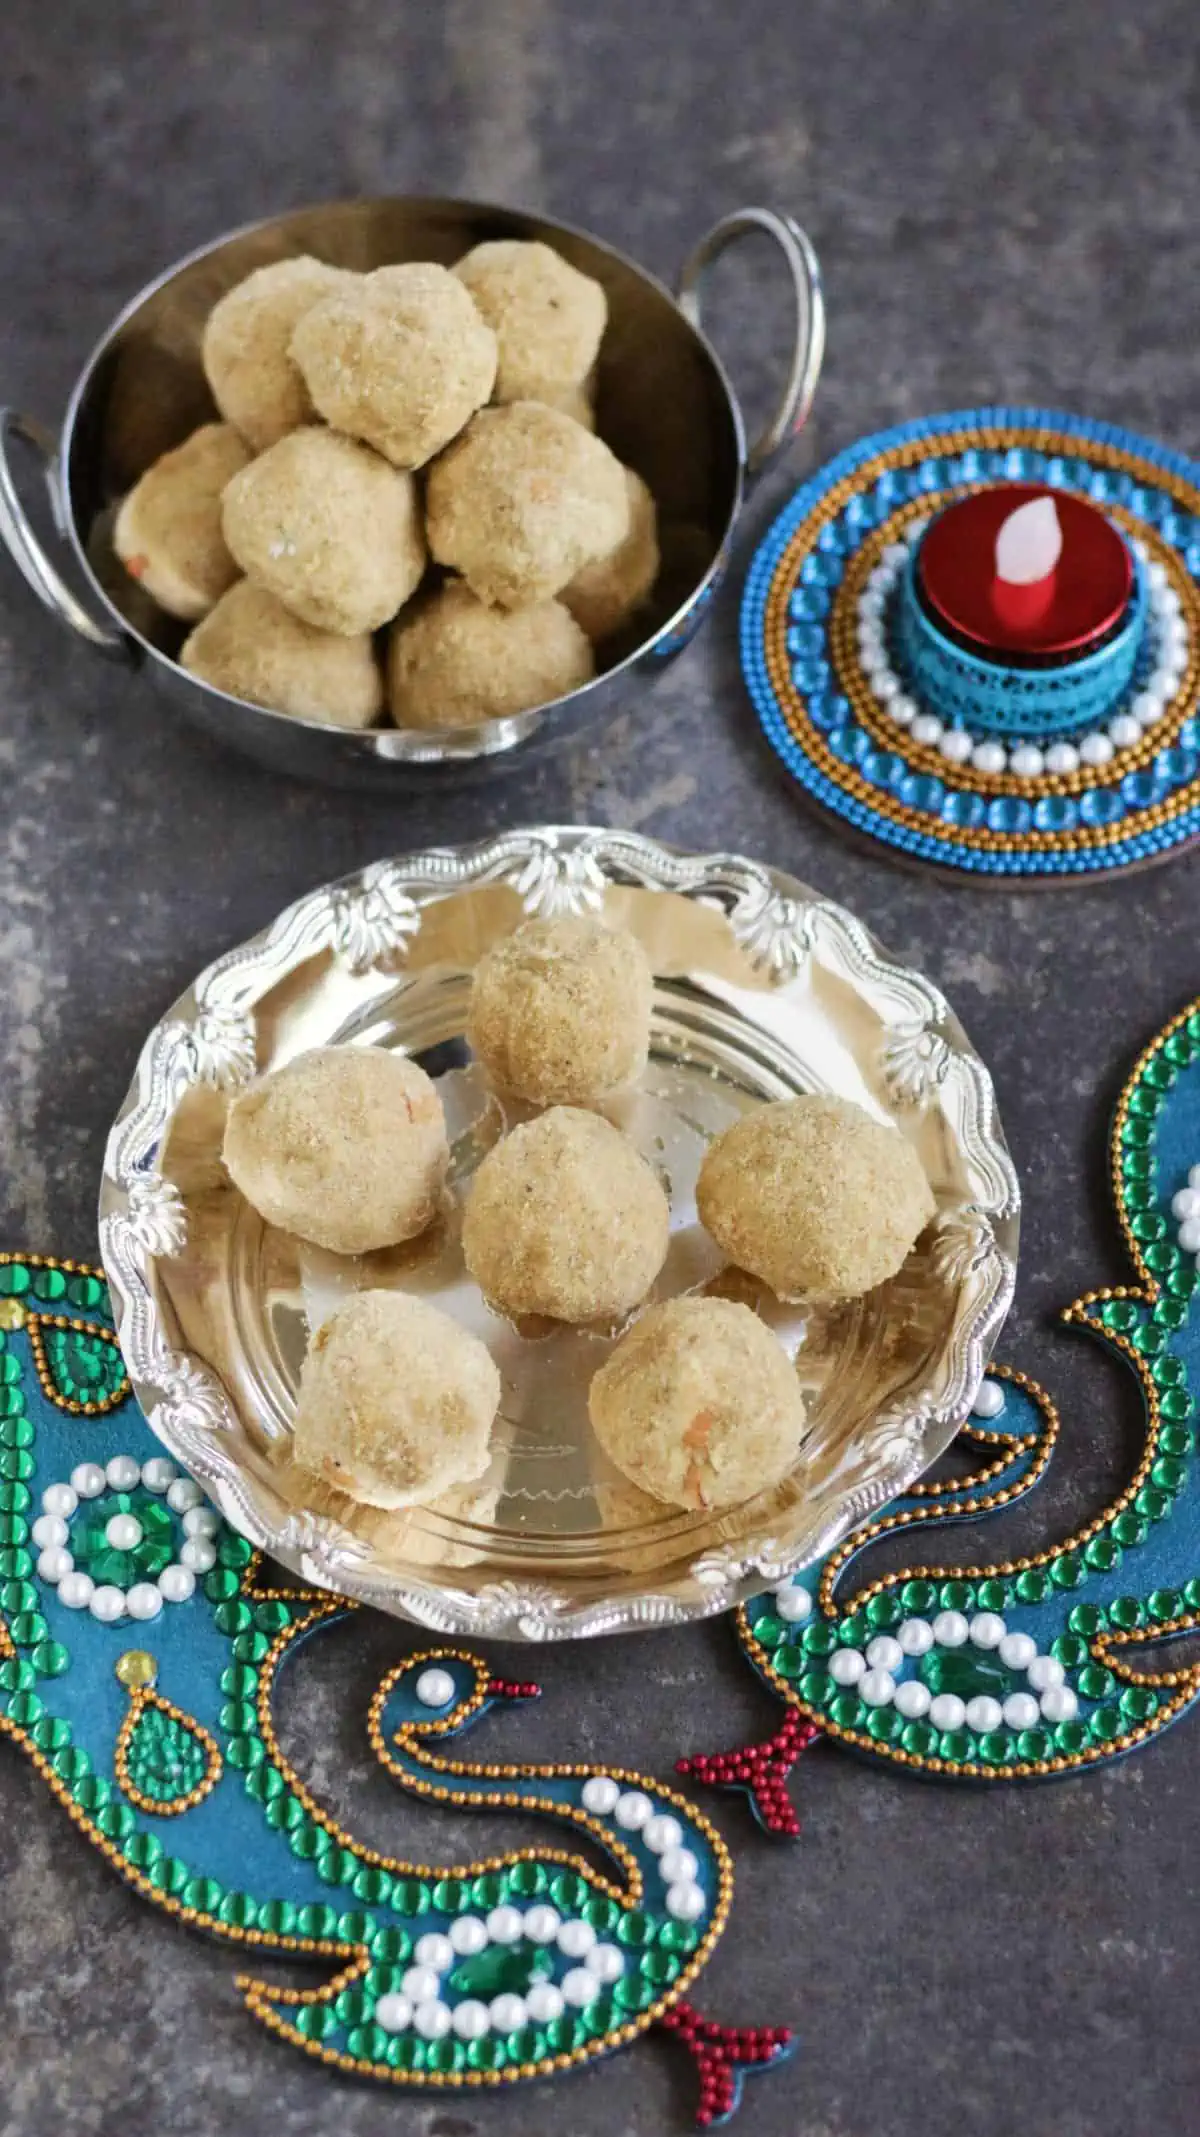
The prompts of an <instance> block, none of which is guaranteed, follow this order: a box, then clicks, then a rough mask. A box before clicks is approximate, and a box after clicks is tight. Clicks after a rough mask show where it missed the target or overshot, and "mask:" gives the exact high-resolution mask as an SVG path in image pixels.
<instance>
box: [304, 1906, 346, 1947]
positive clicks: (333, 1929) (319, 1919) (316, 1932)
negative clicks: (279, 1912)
mask: <svg viewBox="0 0 1200 2137" xmlns="http://www.w3.org/2000/svg"><path fill="white" fill-rule="evenodd" d="M337 1924H338V1918H337V1908H336V1907H323V1906H321V1905H320V1904H319V1903H318V1904H317V1905H316V1906H308V1907H302V1908H301V1909H300V1912H299V1914H298V1915H297V1916H296V1927H297V1929H298V1930H299V1932H300V1934H301V1936H302V1937H315V1938H316V1939H317V1941H318V1942H319V1943H328V1941H329V1939H330V1938H331V1937H334V1936H336V1935H337Z"/></svg>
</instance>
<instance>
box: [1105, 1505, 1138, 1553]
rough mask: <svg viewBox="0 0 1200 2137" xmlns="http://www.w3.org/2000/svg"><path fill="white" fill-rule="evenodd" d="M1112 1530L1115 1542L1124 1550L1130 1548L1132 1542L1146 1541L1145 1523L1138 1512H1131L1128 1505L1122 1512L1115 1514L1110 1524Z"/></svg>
mask: <svg viewBox="0 0 1200 2137" xmlns="http://www.w3.org/2000/svg"><path fill="white" fill-rule="evenodd" d="M1112 1532H1113V1535H1114V1536H1115V1537H1116V1539H1117V1542H1118V1543H1119V1544H1122V1545H1123V1546H1124V1547H1125V1549H1126V1550H1130V1549H1131V1548H1132V1547H1133V1545H1134V1544H1138V1543H1145V1541H1146V1523H1145V1522H1144V1521H1143V1520H1142V1517H1141V1515H1140V1514H1135V1513H1133V1512H1132V1511H1131V1510H1130V1508H1128V1507H1126V1509H1125V1512H1124V1513H1123V1514H1118V1515H1117V1517H1116V1519H1115V1520H1114V1522H1113V1524H1112Z"/></svg>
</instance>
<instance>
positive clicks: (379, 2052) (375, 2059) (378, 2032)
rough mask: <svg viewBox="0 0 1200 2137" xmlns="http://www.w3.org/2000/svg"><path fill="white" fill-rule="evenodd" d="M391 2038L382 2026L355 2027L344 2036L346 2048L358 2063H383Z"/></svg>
mask: <svg viewBox="0 0 1200 2137" xmlns="http://www.w3.org/2000/svg"><path fill="white" fill-rule="evenodd" d="M391 2037H392V2036H391V2034H390V2033H385V2032H384V2030H383V2027H382V2026H355V2028H354V2030H353V2032H351V2033H349V2034H347V2036H346V2047H347V2049H348V2050H349V2052H350V2054H351V2055H353V2056H356V2057H357V2058H358V2061H359V2062H360V2063H384V2062H386V2061H387V2052H388V2043H389V2041H390V2040H391Z"/></svg>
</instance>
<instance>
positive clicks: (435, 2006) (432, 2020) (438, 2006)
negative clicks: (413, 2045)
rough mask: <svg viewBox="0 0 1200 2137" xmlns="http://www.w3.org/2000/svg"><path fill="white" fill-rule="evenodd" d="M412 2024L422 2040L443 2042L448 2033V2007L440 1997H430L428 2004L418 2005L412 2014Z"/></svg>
mask: <svg viewBox="0 0 1200 2137" xmlns="http://www.w3.org/2000/svg"><path fill="white" fill-rule="evenodd" d="M413 2024H414V2026H415V2027H416V2029H417V2032H418V2033H419V2034H420V2036H421V2038H422V2040H425V2041H440V2040H444V2039H445V2037H446V2035H447V2033H449V2031H450V2025H451V2019H450V2006H449V2004H448V2003H443V2002H442V2001H441V1999H440V1997H434V1996H431V1997H430V1999H429V2001H428V2003H419V2004H418V2005H417V2008H416V2010H415V2011H414V2012H413Z"/></svg>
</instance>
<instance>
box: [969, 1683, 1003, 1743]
mask: <svg viewBox="0 0 1200 2137" xmlns="http://www.w3.org/2000/svg"><path fill="white" fill-rule="evenodd" d="M1003 1719H1004V1709H1003V1707H1002V1706H1001V1704H1000V1701H999V1700H998V1699H989V1698H988V1696H987V1694H986V1692H981V1693H980V1694H979V1695H978V1697H977V1698H975V1699H968V1701H967V1713H966V1723H967V1727H968V1729H973V1730H974V1731H975V1734H976V1735H977V1736H986V1735H987V1733H988V1731H989V1729H998V1728H999V1727H1000V1724H1001V1722H1002V1721H1003Z"/></svg>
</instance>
